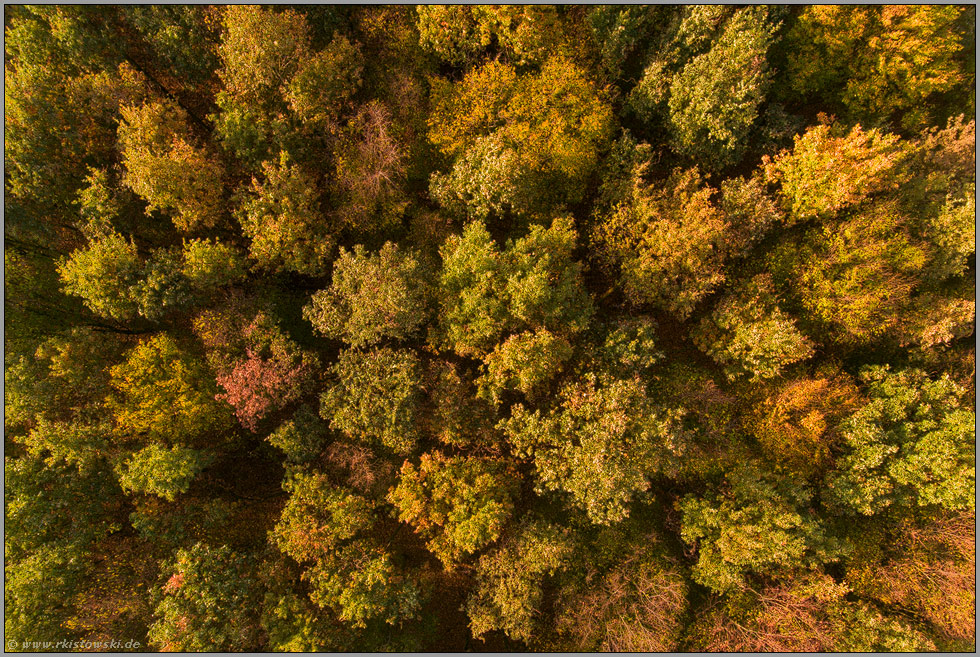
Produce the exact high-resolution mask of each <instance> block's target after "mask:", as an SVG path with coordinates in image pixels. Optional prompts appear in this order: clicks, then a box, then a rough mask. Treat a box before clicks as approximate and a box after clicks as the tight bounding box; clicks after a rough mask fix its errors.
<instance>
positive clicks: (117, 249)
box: [58, 233, 143, 319]
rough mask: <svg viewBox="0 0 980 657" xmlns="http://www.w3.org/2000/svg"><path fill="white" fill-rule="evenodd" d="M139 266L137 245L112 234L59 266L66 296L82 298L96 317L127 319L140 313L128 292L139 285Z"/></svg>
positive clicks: (96, 241)
mask: <svg viewBox="0 0 980 657" xmlns="http://www.w3.org/2000/svg"><path fill="white" fill-rule="evenodd" d="M142 264H143V263H142V262H141V259H140V257H139V254H138V252H137V249H136V245H135V244H133V243H132V242H131V241H127V240H126V238H125V237H123V236H122V235H120V234H119V233H111V234H109V235H106V236H105V237H102V238H100V239H97V240H95V241H93V242H90V243H89V244H88V245H87V246H86V248H84V249H78V250H76V251H74V252H73V253H72V254H71V256H70V257H68V258H66V259H65V260H63V261H62V262H61V263H60V265H59V266H58V274H59V276H60V277H61V281H62V283H63V285H64V290H65V292H66V293H68V294H72V295H75V296H78V297H81V298H82V299H83V300H84V301H85V305H86V306H87V307H88V308H89V310H91V311H92V312H94V313H95V314H97V315H100V316H102V317H109V318H112V319H130V318H133V317H135V316H136V315H137V314H138V312H139V306H138V304H137V303H136V301H135V300H134V299H133V294H132V292H131V290H132V289H133V288H134V287H135V286H136V285H137V284H138V283H139V280H140V278H141V276H140V274H142V273H143V272H142V269H143V267H142Z"/></svg>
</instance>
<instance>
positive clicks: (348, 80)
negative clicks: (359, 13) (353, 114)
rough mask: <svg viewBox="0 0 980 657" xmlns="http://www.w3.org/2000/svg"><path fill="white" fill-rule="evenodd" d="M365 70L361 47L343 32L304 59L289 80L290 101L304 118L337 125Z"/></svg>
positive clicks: (328, 125)
mask: <svg viewBox="0 0 980 657" xmlns="http://www.w3.org/2000/svg"><path fill="white" fill-rule="evenodd" d="M363 70H364V64H363V57H362V55H361V52H360V49H359V48H358V47H357V46H356V45H354V44H352V43H351V42H350V41H348V40H347V38H346V37H344V36H343V35H337V36H336V37H335V38H334V39H333V40H332V41H331V42H330V44H329V45H328V46H327V47H326V49H324V50H323V51H321V52H318V53H317V54H316V55H314V56H313V57H311V58H309V59H307V60H304V61H303V62H302V64H301V67H300V69H299V71H298V72H297V73H296V75H295V76H294V77H293V79H292V80H291V81H290V82H289V86H288V88H287V90H286V100H287V101H288V102H289V106H290V109H292V110H293V111H294V112H296V114H297V116H299V117H300V118H301V119H302V120H303V121H305V122H307V123H311V124H313V125H316V126H325V127H330V126H334V125H335V124H336V123H337V122H338V120H339V119H340V116H341V114H342V112H343V111H344V110H345V109H346V108H347V106H348V105H349V104H350V102H351V99H352V97H353V95H354V94H355V93H356V91H357V88H358V87H359V86H360V85H361V74H362V72H363Z"/></svg>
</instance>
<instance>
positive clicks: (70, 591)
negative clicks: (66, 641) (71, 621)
mask: <svg viewBox="0 0 980 657" xmlns="http://www.w3.org/2000/svg"><path fill="white" fill-rule="evenodd" d="M118 495H119V489H118V487H117V486H115V482H114V481H113V478H112V475H111V473H109V472H107V469H99V468H95V469H89V470H85V471H82V472H79V471H78V470H77V469H76V468H75V467H74V466H73V465H67V464H64V463H61V464H49V465H46V464H45V463H44V461H43V460H42V459H39V458H36V457H33V456H28V457H26V458H12V457H10V456H9V455H8V456H7V457H6V458H5V459H4V515H5V521H6V522H5V523H4V531H5V536H4V555H5V564H4V574H5V577H6V583H5V592H6V596H7V599H6V601H5V606H6V612H7V613H6V614H5V618H4V632H5V633H6V636H7V637H8V640H17V641H18V642H20V641H34V640H47V639H51V640H52V641H57V640H59V638H63V637H64V636H65V634H64V633H65V628H64V627H63V626H62V620H63V619H64V618H65V617H66V614H70V610H71V608H72V607H73V606H74V600H73V595H74V591H75V590H77V588H78V587H79V586H81V585H82V583H83V582H84V581H85V575H86V572H87V570H88V564H89V559H88V555H89V554H90V552H91V550H92V549H93V547H94V546H95V545H96V544H97V542H98V541H99V540H100V539H102V538H104V537H105V536H107V535H108V534H109V533H111V532H112V530H113V518H112V515H111V511H110V508H109V507H110V505H111V504H112V503H113V502H114V501H116V500H118V499H119V498H118ZM35 637H37V639H35Z"/></svg>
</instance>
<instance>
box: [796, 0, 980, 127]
mask: <svg viewBox="0 0 980 657" xmlns="http://www.w3.org/2000/svg"><path fill="white" fill-rule="evenodd" d="M963 12H964V9H963V8H962V7H955V6H904V5H901V6H900V5H888V6H884V5H881V6H867V7H861V8H844V7H838V6H815V7H808V8H807V9H805V10H804V11H803V14H802V15H801V16H800V19H799V20H798V21H797V22H796V24H795V25H794V26H793V29H792V30H791V31H790V33H789V34H788V35H787V41H788V42H789V45H790V47H789V49H788V52H789V53H790V56H789V71H788V72H789V77H790V80H791V85H792V87H793V89H794V90H796V91H797V92H799V93H802V94H807V95H816V94H821V95H823V97H824V98H827V99H828V100H829V99H831V98H832V99H834V100H836V102H837V103H840V105H842V106H843V107H844V108H846V110H847V112H848V114H849V115H850V116H852V117H854V118H856V119H859V120H862V121H866V122H874V121H875V120H889V119H898V120H899V121H900V122H901V124H902V125H904V126H906V127H908V128H915V127H919V126H920V125H922V124H923V123H924V122H925V121H927V120H928V119H929V118H931V117H930V114H932V112H931V111H930V107H929V104H928V103H927V102H926V101H928V100H930V99H931V98H932V97H934V96H935V95H938V94H942V93H944V92H948V91H950V90H952V89H955V88H956V87H957V86H958V85H959V84H961V83H962V82H963V81H964V80H966V79H967V71H968V70H969V69H968V68H967V61H966V58H965V57H963V49H964V45H965V40H964V39H963V38H962V36H960V35H959V34H957V31H956V30H955V29H954V26H955V24H956V22H957V20H959V18H960V16H961V15H962V13H963ZM828 97H829V98H828Z"/></svg>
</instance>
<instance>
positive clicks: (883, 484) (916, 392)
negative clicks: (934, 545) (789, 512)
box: [827, 367, 976, 515]
mask: <svg viewBox="0 0 980 657" xmlns="http://www.w3.org/2000/svg"><path fill="white" fill-rule="evenodd" d="M862 379H863V380H864V382H865V385H866V386H867V392H868V399H869V402H868V404H867V405H865V406H864V407H863V408H861V409H859V410H858V411H857V412H856V413H855V414H854V415H852V416H851V417H850V418H848V419H847V420H846V421H845V422H844V423H843V425H842V427H841V435H842V436H843V439H844V446H845V449H846V452H845V454H844V456H843V458H841V459H840V460H839V461H838V468H837V470H836V471H835V472H833V473H831V474H830V475H828V481H827V486H828V491H829V493H830V499H831V500H833V501H834V502H835V503H836V504H837V505H839V506H841V507H842V508H844V509H847V510H850V511H851V512H857V513H862V514H865V515H871V514H873V513H877V512H879V511H881V510H882V509H885V508H887V507H889V506H892V505H906V506H931V505H938V506H941V507H943V508H946V509H950V510H958V509H973V508H974V499H975V497H976V473H975V467H976V462H975V458H974V431H973V428H974V425H975V423H976V414H975V412H974V411H971V410H970V409H969V406H968V405H966V406H964V403H963V401H962V399H963V391H962V390H960V389H959V388H958V387H957V386H956V384H955V383H953V382H952V381H950V380H949V379H948V378H946V377H944V378H941V379H939V380H935V381H934V380H932V379H930V378H929V377H928V376H927V375H926V374H925V373H923V372H921V371H918V370H906V371H898V372H891V371H889V370H888V369H887V368H882V367H877V368H869V369H867V370H866V371H865V372H863V374H862Z"/></svg>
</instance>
